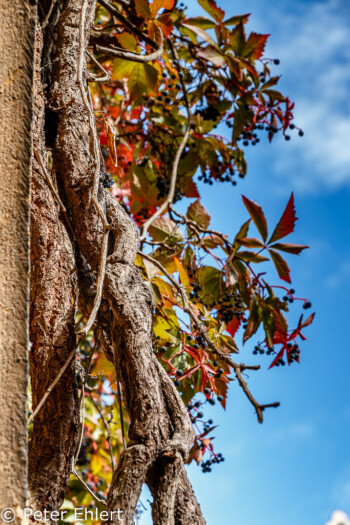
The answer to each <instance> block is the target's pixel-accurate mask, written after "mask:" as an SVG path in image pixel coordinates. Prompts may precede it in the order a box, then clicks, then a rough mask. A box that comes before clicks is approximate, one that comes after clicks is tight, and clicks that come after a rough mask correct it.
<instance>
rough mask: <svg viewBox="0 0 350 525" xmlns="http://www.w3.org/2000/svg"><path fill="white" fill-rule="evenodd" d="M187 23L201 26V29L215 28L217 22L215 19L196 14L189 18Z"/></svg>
mask: <svg viewBox="0 0 350 525" xmlns="http://www.w3.org/2000/svg"><path fill="white" fill-rule="evenodd" d="M186 23H188V24H190V25H192V26H197V27H200V28H201V29H213V28H214V27H215V26H216V24H215V22H214V21H213V20H210V19H209V18H206V17H205V16H196V17H194V18H187V19H186Z"/></svg>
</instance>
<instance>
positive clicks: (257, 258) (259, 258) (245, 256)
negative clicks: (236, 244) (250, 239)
mask: <svg viewBox="0 0 350 525" xmlns="http://www.w3.org/2000/svg"><path fill="white" fill-rule="evenodd" d="M236 257H239V259H242V261H246V262H254V263H260V262H265V261H268V260H269V259H268V258H267V257H264V256H263V255H260V254H258V253H255V252H248V251H241V252H237V253H236Z"/></svg>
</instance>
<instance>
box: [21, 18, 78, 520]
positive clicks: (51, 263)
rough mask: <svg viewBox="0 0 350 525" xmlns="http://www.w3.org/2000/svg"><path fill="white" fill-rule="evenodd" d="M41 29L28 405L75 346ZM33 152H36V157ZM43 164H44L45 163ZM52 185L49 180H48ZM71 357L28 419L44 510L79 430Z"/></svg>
mask: <svg viewBox="0 0 350 525" xmlns="http://www.w3.org/2000/svg"><path fill="white" fill-rule="evenodd" d="M42 41H43V36H42V33H41V28H40V25H38V27H37V31H36V49H35V51H36V53H35V74H34V119H33V148H34V152H35V154H34V156H33V177H32V186H31V194H32V202H31V294H30V338H31V342H32V347H31V352H30V377H31V387H32V398H33V410H34V409H35V408H36V406H37V405H38V403H39V401H40V400H41V398H42V397H43V395H44V394H45V392H46V390H47V388H48V387H49V386H50V385H51V383H52V382H53V381H54V379H55V377H56V376H57V374H58V372H59V370H60V368H61V367H62V366H63V365H64V363H65V361H66V359H67V358H68V356H69V354H70V353H71V352H72V350H73V349H74V347H75V345H76V337H75V332H74V314H75V304H74V298H75V284H74V280H73V276H74V268H75V258H74V252H73V246H72V243H71V240H70V238H69V236H68V233H67V231H66V228H65V225H64V218H63V217H62V214H61V213H60V208H59V204H58V202H57V200H55V196H54V194H53V193H52V191H51V189H50V187H49V181H48V180H47V178H48V177H50V178H51V177H52V174H50V173H49V172H48V170H46V175H45V172H44V169H45V166H46V165H47V158H48V151H47V148H46V145H45V131H44V128H45V104H46V100H45V93H44V87H43V84H42V71H41V63H42V48H43V43H42ZM38 159H40V160H39V161H38ZM43 168H44V169H43ZM51 184H52V185H55V181H54V180H53V179H52V180H51ZM75 376H76V369H75V361H74V360H72V362H71V363H70V364H69V366H68V368H67V370H66V371H65V373H64V374H63V376H62V378H61V379H60V381H58V383H57V385H56V386H55V388H54V390H53V391H52V392H51V394H50V396H49V397H48V399H47V401H46V402H45V404H44V405H43V407H42V408H41V410H40V411H39V413H38V415H37V416H36V417H35V419H34V423H33V435H32V439H31V441H30V444H29V486H30V495H31V502H30V503H31V506H32V507H33V508H34V509H38V510H41V511H44V509H46V510H48V511H52V510H57V509H59V508H60V506H61V505H62V502H63V499H64V494H65V491H66V488H67V484H68V481H69V477H70V473H71V468H72V459H73V456H74V453H75V451H76V447H77V438H78V430H79V396H78V388H77V381H76V377H75Z"/></svg>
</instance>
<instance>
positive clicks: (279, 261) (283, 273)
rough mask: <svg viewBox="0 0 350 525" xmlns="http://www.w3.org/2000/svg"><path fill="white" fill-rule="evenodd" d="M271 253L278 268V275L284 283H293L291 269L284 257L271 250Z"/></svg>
mask: <svg viewBox="0 0 350 525" xmlns="http://www.w3.org/2000/svg"><path fill="white" fill-rule="evenodd" d="M269 253H270V255H271V259H272V261H273V263H274V265H275V267H276V270H277V273H278V275H279V277H280V279H282V280H283V281H286V282H287V283H291V282H292V281H291V280H290V269H289V267H288V264H287V263H286V261H285V260H284V259H283V257H282V255H280V254H279V253H278V252H275V250H271V249H269Z"/></svg>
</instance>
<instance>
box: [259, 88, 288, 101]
mask: <svg viewBox="0 0 350 525" xmlns="http://www.w3.org/2000/svg"><path fill="white" fill-rule="evenodd" d="M264 95H269V97H271V98H273V99H276V100H280V101H281V102H284V101H285V100H286V97H285V96H284V95H282V93H280V92H279V91H276V90H275V89H265V90H264Z"/></svg>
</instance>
